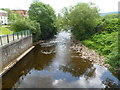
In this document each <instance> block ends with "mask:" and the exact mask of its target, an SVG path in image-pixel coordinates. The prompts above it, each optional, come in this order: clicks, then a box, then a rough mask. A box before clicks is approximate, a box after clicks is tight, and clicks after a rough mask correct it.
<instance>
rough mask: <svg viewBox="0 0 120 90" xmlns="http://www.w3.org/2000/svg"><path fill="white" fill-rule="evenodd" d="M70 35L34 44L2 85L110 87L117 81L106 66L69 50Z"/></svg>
mask: <svg viewBox="0 0 120 90" xmlns="http://www.w3.org/2000/svg"><path fill="white" fill-rule="evenodd" d="M71 43H72V41H71V34H70V33H69V32H65V31H63V32H60V33H59V34H58V35H56V38H54V39H52V40H49V41H45V42H43V43H40V44H38V45H36V47H35V48H34V49H33V50H32V51H31V52H30V53H29V54H27V55H26V56H25V57H24V58H23V59H22V60H21V61H20V62H18V63H17V64H16V65H15V66H14V67H13V68H12V69H11V70H9V71H8V72H7V73H6V74H5V75H4V76H3V77H2V79H3V80H2V86H3V88H10V89H12V88H110V87H111V88H113V87H118V83H119V82H120V81H119V80H118V79H117V78H116V77H115V76H114V75H113V74H112V73H111V72H110V71H109V70H107V68H105V67H104V66H99V65H97V64H93V63H92V61H90V60H87V59H83V58H81V57H80V56H79V54H78V53H76V52H75V51H74V50H72V49H71V48H70V47H71Z"/></svg>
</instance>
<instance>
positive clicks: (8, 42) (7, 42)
mask: <svg viewBox="0 0 120 90" xmlns="http://www.w3.org/2000/svg"><path fill="white" fill-rule="evenodd" d="M7 43H9V36H8V35H7Z"/></svg>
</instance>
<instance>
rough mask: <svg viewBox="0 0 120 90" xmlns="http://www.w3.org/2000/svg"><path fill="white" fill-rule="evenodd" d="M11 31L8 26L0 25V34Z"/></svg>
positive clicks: (10, 32)
mask: <svg viewBox="0 0 120 90" xmlns="http://www.w3.org/2000/svg"><path fill="white" fill-rule="evenodd" d="M12 33H13V31H11V30H9V29H8V28H6V27H4V26H2V27H0V35H6V34H12Z"/></svg>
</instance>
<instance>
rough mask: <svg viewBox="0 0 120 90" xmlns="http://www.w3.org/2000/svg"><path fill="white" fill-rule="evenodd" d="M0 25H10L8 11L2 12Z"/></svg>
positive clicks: (0, 11) (0, 13)
mask: <svg viewBox="0 0 120 90" xmlns="http://www.w3.org/2000/svg"><path fill="white" fill-rule="evenodd" d="M0 23H2V24H3V25H5V24H8V13H7V12H6V11H3V10H0Z"/></svg>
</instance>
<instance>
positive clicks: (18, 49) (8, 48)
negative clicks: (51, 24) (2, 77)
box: [0, 35, 33, 68]
mask: <svg viewBox="0 0 120 90" xmlns="http://www.w3.org/2000/svg"><path fill="white" fill-rule="evenodd" d="M32 45H33V42H32V35H30V36H27V37H24V38H22V39H20V40H17V41H14V42H12V43H9V44H7V45H4V46H2V60H1V58H0V61H1V62H2V68H5V67H6V66H7V65H9V63H11V62H12V61H13V60H14V59H15V58H17V57H19V56H20V55H21V54H22V53H23V52H25V51H26V50H28V49H29V48H30V47H31V46H32Z"/></svg>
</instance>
